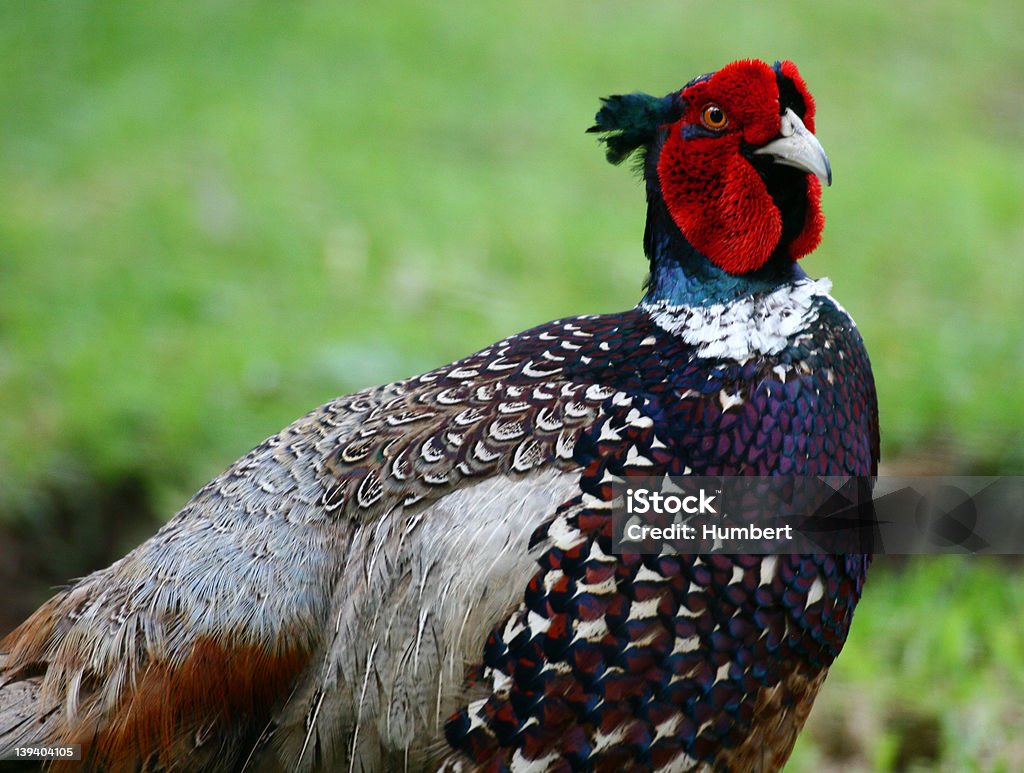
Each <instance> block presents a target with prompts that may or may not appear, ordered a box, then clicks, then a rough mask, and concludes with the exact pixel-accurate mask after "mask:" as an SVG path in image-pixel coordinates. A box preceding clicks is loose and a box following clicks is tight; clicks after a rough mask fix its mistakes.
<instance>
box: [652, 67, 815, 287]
mask: <svg viewBox="0 0 1024 773" xmlns="http://www.w3.org/2000/svg"><path fill="white" fill-rule="evenodd" d="M777 67H778V68H779V70H778V72H779V73H780V74H781V76H783V78H784V79H786V80H785V81H784V82H786V87H787V88H790V84H791V85H792V87H793V88H795V94H793V93H790V94H787V95H786V98H787V100H790V101H792V100H795V101H796V102H798V103H799V102H802V104H798V105H797V108H798V111H799V110H800V109H802V115H800V114H799V112H797V114H796V118H795V120H794V123H799V121H800V119H802V124H801V125H800V127H799V128H800V130H802V131H803V133H804V135H805V136H806V134H807V133H809V132H813V131H814V101H813V99H812V98H811V95H810V93H809V92H808V91H807V87H806V84H805V83H804V81H803V79H802V78H801V77H800V74H799V72H798V71H797V69H796V65H794V64H793V63H792V62H783V63H781V64H780V65H777ZM779 80H780V79H777V76H776V70H773V69H772V68H771V67H769V66H768V65H767V64H765V63H763V62H758V61H740V62H734V63H733V64H730V65H728V66H727V67H724V68H723V69H721V70H719V71H718V72H717V73H715V74H713V75H712V76H710V77H708V78H706V79H703V80H699V81H697V82H695V83H693V84H691V85H690V86H688V87H687V88H685V89H684V90H683V91H682V92H681V94H680V96H681V98H682V100H683V101H684V103H685V110H684V112H683V115H682V117H681V118H680V119H679V120H678V121H676V122H675V123H673V124H671V125H669V126H668V136H667V137H666V139H665V143H664V145H663V146H662V148H661V153H660V155H659V158H658V166H657V171H658V180H659V183H660V187H661V192H662V196H663V198H664V200H665V204H666V206H667V208H668V211H669V213H670V214H671V216H672V218H673V220H674V221H675V223H676V225H677V226H678V227H679V230H680V231H681V232H682V234H683V236H685V237H686V239H687V241H689V242H690V244H692V245H693V247H694V248H696V249H697V250H698V251H699V252H700V253H701V254H703V255H704V256H706V257H707V258H708V259H709V260H710V261H711V262H712V263H714V264H715V265H717V266H719V267H720V268H722V269H723V270H725V271H727V272H729V273H731V274H745V273H748V272H750V271H754V270H757V269H758V268H760V267H762V266H763V265H764V264H765V263H766V262H767V261H768V260H769V259H770V258H771V257H772V256H773V255H775V254H779V253H781V254H783V255H786V256H788V258H790V259H792V260H797V259H799V258H801V257H803V256H804V255H806V254H807V253H809V252H811V251H812V250H813V249H814V248H815V247H816V246H817V245H818V242H819V241H820V239H821V231H822V228H823V227H824V216H823V215H822V212H821V207H820V198H821V184H820V182H819V180H818V179H817V177H816V176H815V175H814V174H810V173H800V174H792V173H791V174H790V177H791V178H792V179H791V180H790V179H788V178H787V185H792V186H800V185H805V186H806V189H805V190H804V191H799V190H796V191H795V192H796V193H797V194H803V196H804V197H805V200H806V205H805V207H804V208H803V224H802V227H800V229H799V231H798V232H796V235H795V236H790V237H789V238H787V239H786V242H785V243H784V244H780V240H781V239H782V236H783V230H784V229H783V215H782V213H781V212H780V210H779V207H778V206H777V205H776V203H775V201H774V200H773V198H772V195H771V193H770V192H769V190H768V187H767V185H766V183H765V181H764V179H762V176H761V175H760V174H759V173H758V170H757V169H755V167H754V164H753V163H752V161H751V160H750V155H751V153H756V150H757V149H758V148H761V147H764V146H765V145H768V144H769V143H772V141H773V139H776V138H779V136H780V131H781V130H782V129H784V128H786V127H784V126H783V115H782V113H783V112H784V110H780V93H779ZM791 91H792V89H791ZM709 106H710V107H711V108H717V110H712V111H711V112H705V111H706V110H708V109H709ZM782 107H783V108H784V109H785V107H786V105H785V104H782ZM708 116H711V117H712V118H713V119H715V120H714V121H712V122H709V120H708ZM722 116H724V118H725V119H726V120H725V123H724V125H722V126H719V125H718V124H719V120H718V119H720V118H721V117H722ZM804 130H805V131H804ZM811 140H812V141H813V142H814V143H815V144H816V143H817V141H816V140H813V136H811ZM773 144H775V143H773ZM818 148H819V149H820V146H818ZM782 163H787V162H785V161H783V162H782ZM825 164H826V167H825V168H827V159H826V160H825ZM789 165H790V166H795V164H789ZM829 174H830V172H829ZM823 179H825V178H824V177H823ZM787 233H789V234H793V233H794V231H793V229H792V228H788V229H787Z"/></svg>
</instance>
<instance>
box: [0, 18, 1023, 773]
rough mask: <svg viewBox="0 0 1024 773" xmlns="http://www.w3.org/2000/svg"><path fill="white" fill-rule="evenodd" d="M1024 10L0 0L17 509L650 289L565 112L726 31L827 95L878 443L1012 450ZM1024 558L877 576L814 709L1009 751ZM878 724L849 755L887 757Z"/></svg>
mask: <svg viewBox="0 0 1024 773" xmlns="http://www.w3.org/2000/svg"><path fill="white" fill-rule="evenodd" d="M1022 35H1024V6H1021V4H1020V3H1017V2H1013V1H1011V0H1002V1H1001V2H993V3H988V4H986V5H984V6H971V5H969V4H963V3H960V2H954V0H938V1H936V2H927V3H925V2H919V1H918V2H910V3H905V4H902V5H900V6H891V5H887V4H881V3H863V2H853V1H852V0H841V1H840V2H836V3H830V4H823V3H811V2H797V3H790V4H785V5H783V4H758V5H755V4H745V3H744V4H738V3H737V4H731V3H719V4H715V5H713V6H712V5H709V4H707V3H680V2H668V0H655V1H653V2H647V3H644V4H642V5H636V6H630V7H629V9H628V11H627V10H625V9H623V7H622V6H621V5H620V4H617V3H611V2H607V1H606V0H599V1H597V2H582V1H580V0H574V1H572V2H564V3H560V4H546V5H541V4H531V3H527V4H509V3H498V2H492V1H491V0H484V1H482V2H475V3H468V2H453V3H447V4H438V5H436V6H435V5H424V4H417V3H412V2H406V1H404V0H399V1H396V2H393V3H390V4H387V5H380V4H356V3H349V4H344V5H339V4H335V3H328V2H322V1H321V2H316V1H314V2H307V3H303V4H279V3H270V2H262V3H245V4H241V3H232V2H207V3H203V4H189V5H187V6H186V5H182V4H172V3H149V4H137V5H134V6H132V5H124V4H115V3H100V2H96V3H87V2H76V1H74V0H71V1H69V2H63V3H61V4H60V5H59V6H57V5H55V4H49V3H33V4H30V3H20V4H9V5H7V6H6V7H5V14H4V22H3V24H2V25H0V50H2V51H3V53H4V55H3V56H2V57H0V104H2V115H3V120H2V122H0V180H2V181H3V184H2V185H0V212H2V215H0V523H3V522H5V521H6V522H9V521H18V522H27V523H29V524H32V523H46V522H47V521H46V518H47V510H48V508H51V507H52V500H53V493H52V492H54V491H58V492H61V497H63V499H64V500H67V499H71V500H74V499H75V497H76V496H79V494H78V493H77V492H79V491H81V490H86V491H91V490H92V489H93V488H100V489H102V488H104V487H116V486H123V485H124V482H125V481H131V482H133V485H137V487H138V488H139V490H140V491H141V493H140V494H139V496H138V497H137V498H136V499H133V500H132V501H141V502H144V503H148V504H146V505H145V508H144V509H146V510H147V511H153V512H157V513H160V514H161V515H162V516H163V517H166V516H169V515H170V514H171V513H172V512H173V511H174V510H175V509H176V508H177V507H178V506H180V504H181V503H182V502H183V501H184V499H185V498H186V497H187V496H188V495H189V494H190V493H191V492H192V491H194V490H195V489H196V488H197V487H198V486H199V485H201V484H202V483H203V482H205V480H207V479H208V478H209V477H211V476H212V475H214V474H216V473H217V472H219V471H220V470H221V469H223V467H224V466H226V465H227V464H228V463H229V462H230V461H231V460H233V459H234V458H236V457H238V456H239V455H241V454H242V453H244V452H245V451H246V450H247V449H249V448H250V447H251V446H253V445H254V444H255V443H256V442H258V441H259V440H260V439H261V438H262V437H264V436H266V435H268V434H271V433H273V432H275V431H276V430H277V429H279V428H280V427H281V426H283V425H284V424H286V423H287V422H289V421H290V420H292V419H293V418H295V417H296V416H298V415H300V414H301V413H303V412H305V411H306V410H308V409H309V408H311V407H312V406H314V405H316V404H318V403H321V402H323V401H325V400H327V399H329V398H330V397H332V396H334V395H336V394H340V393H344V392H346V391H351V390H353V389H356V388H359V387H362V386H366V385H369V384H373V383H380V382H384V381H388V380H392V379H395V378H400V377H404V376H408V375H410V374H412V373H415V372H418V371H422V370H425V369H427V368H430V367H432V366H434V365H437V364H439V363H442V362H446V361H449V360H451V359H454V358H456V357H458V356H461V355H463V354H466V353H468V352H470V351H472V350H474V349H476V348H479V347H481V346H483V345H485V344H487V343H490V342H491V341H493V340H496V339H497V338H500V337H502V336H504V335H507V334H508V333H510V332H513V331H516V330H520V329H522V328H524V327H527V326H529V325H532V324H536V323H539V322H542V321H545V320H547V319H552V318H555V317H558V316H564V315H567V314H574V313H586V312H603V311H612V310H618V309H623V308H627V307H629V306H631V305H633V304H634V303H635V302H636V300H637V298H638V297H639V293H640V283H641V281H642V278H643V273H644V260H643V256H642V252H641V247H640V240H641V234H642V228H643V216H644V205H643V201H642V198H643V197H642V190H641V188H640V186H639V185H638V184H637V182H636V180H635V179H632V178H630V176H629V174H628V173H627V172H626V171H625V170H622V169H614V168H612V167H609V166H608V165H607V164H605V163H604V161H603V160H602V156H601V152H600V150H599V149H598V148H597V147H596V145H595V143H594V141H593V138H592V137H590V136H587V135H585V134H584V132H583V130H584V129H585V128H586V127H587V126H588V125H589V122H590V119H591V117H592V115H593V113H594V111H595V109H596V107H597V98H598V97H599V96H601V95H606V94H610V93H617V92H623V91H631V90H635V89H643V90H646V91H650V92H652V93H666V92H668V91H669V90H671V89H674V88H677V87H679V86H680V85H681V84H682V83H684V82H686V81H687V80H688V79H689V78H691V77H692V76H693V75H695V74H698V73H700V72H704V71H707V70H710V69H714V68H716V67H718V66H720V65H722V64H724V63H726V62H728V61H731V60H733V59H736V58H739V57H744V56H755V57H760V58H764V59H768V60H772V59H775V58H780V57H783V58H791V59H793V60H794V61H796V62H797V63H798V65H799V66H800V68H801V71H802V72H803V74H804V75H805V77H806V79H807V81H808V82H809V84H810V87H811V90H812V91H813V93H814V94H815V97H816V99H817V103H818V110H819V118H818V136H819V138H820V139H821V141H822V143H823V144H824V146H825V148H826V149H827V150H828V152H829V155H830V158H831V160H832V164H833V168H834V171H835V184H834V186H833V187H832V188H831V189H830V190H828V191H827V192H826V195H825V201H824V207H825V211H826V215H827V218H828V225H827V228H826V233H825V239H824V242H823V244H822V246H821V247H820V248H819V249H818V251H817V252H816V253H815V254H814V255H813V256H811V257H809V258H807V259H805V261H804V264H805V267H806V269H807V270H808V272H809V273H811V274H812V275H828V276H830V277H831V278H832V279H833V281H834V285H835V287H834V294H835V295H836V297H838V298H839V299H840V300H841V302H842V303H843V304H844V306H846V308H848V309H849V310H850V311H851V312H852V313H853V315H854V316H855V317H856V318H857V320H858V322H859V324H860V327H861V330H862V332H863V333H864V337H865V339H866V341H867V343H868V347H869V350H870V352H871V354H872V358H873V361H874V365H875V371H876V376H877V380H878V388H879V396H880V403H881V414H882V426H883V455H884V457H885V458H887V459H890V460H891V459H904V460H906V459H911V460H913V459H919V458H923V459H925V460H926V461H927V463H928V464H934V465H938V467H937V468H935V467H934V466H933V467H932V469H941V470H948V469H955V470H956V471H958V472H961V473H967V472H986V473H1014V472H1017V473H1019V472H1020V471H1021V469H1022V468H1024V400H1021V399H1020V392H1021V386H1022V384H1024V315H1022V313H1021V310H1022V308H1024V282H1021V280H1020V268H1019V265H1018V264H1019V261H1020V259H1021V257H1022V255H1024V152H1022V151H1024V47H1022V46H1021V45H1020V40H1021V39H1022ZM936 459H937V460H938V461H937V462H935V460H936ZM926 466H927V465H926ZM950 577H954V578H959V579H953V580H951V579H950ZM1022 587H1024V583H1022V581H1021V578H1020V576H1019V573H1017V572H1012V571H1009V570H1008V569H1006V567H1004V566H1002V565H996V564H991V563H982V562H974V563H963V562H960V563H947V562H939V561H936V562H930V561H926V562H922V563H921V564H920V565H917V564H912V565H910V567H909V568H907V569H906V570H900V571H893V572H885V571H883V572H879V573H878V575H877V576H876V577H873V578H872V581H871V582H870V583H869V586H868V592H867V596H866V598H865V601H864V604H863V606H862V608H861V609H860V610H859V611H858V615H857V623H856V625H855V626H854V637H853V639H852V640H851V643H850V645H849V647H848V651H847V653H846V654H844V656H843V658H841V659H840V661H839V663H838V664H837V666H836V672H835V674H834V675H833V676H832V678H831V679H830V681H829V683H828V685H827V687H826V692H825V695H823V698H822V700H823V702H824V704H825V705H826V706H828V707H831V708H829V709H826V711H825V712H824V713H823V712H815V715H814V716H815V717H817V716H818V714H819V713H823V716H828V717H836V716H841V717H845V716H850V717H854V718H855V717H856V715H857V712H858V711H860V712H861V713H862V714H863V713H865V712H866V713H868V714H872V713H873V712H874V713H877V711H880V710H881V708H880V707H883V706H888V705H889V703H890V701H891V700H892V699H895V698H903V699H905V701H907V702H909V704H910V706H911V708H912V711H911V713H915V712H916V714H923V715H925V716H928V717H934V718H935V719H936V721H937V722H938V723H939V725H940V729H941V734H942V737H943V738H946V739H947V743H946V744H945V746H943V751H942V754H943V757H942V758H941V760H940V761H941V763H942V764H943V765H946V766H947V768H948V769H951V770H959V769H969V770H975V769H977V770H998V769H1008V770H1012V769H1015V768H1016V767H1019V766H1015V765H1013V764H1012V760H1014V759H1019V749H1018V750H1017V751H1016V752H1013V753H1015V754H1018V757H1012V756H1007V755H1006V754H1004V755H1003V756H1002V757H1000V756H999V754H1000V753H1001V752H1000V749H1005V748H1010V747H1012V744H1009V742H1008V741H1007V744H1006V745H1001V740H1000V739H1003V740H1006V739H1009V738H1010V736H1011V734H1010V733H1009V730H1008V729H1007V728H1011V727H1013V726H1014V724H1013V723H1016V725H1018V726H1019V724H1020V718H1021V714H1022V709H1021V700H1020V698H1019V695H1020V694H1021V689H1020V688H1021V684H1020V678H1021V672H1022V660H1024V658H1022V657H1021V652H1020V639H1019V634H1017V633H1015V632H1016V628H1015V627H1011V626H1016V625H1017V623H1016V619H1017V617H1018V616H1019V615H1018V612H1019V610H1020V608H1021V603H1020V602H1021V589H1022ZM966 588H969V589H971V590H972V591H977V593H974V594H973V595H962V594H964V592H965V589H966ZM943 593H946V594H947V596H948V598H947V601H948V602H949V603H945V602H943V604H942V605H941V606H938V604H939V599H942V598H945V597H943V596H942V595H941V594H943ZM949 594H952V595H951V596H949ZM954 602H955V603H954ZM939 620H941V624H938V623H937V624H935V625H932V623H934V622H936V621H939ZM950 631H951V632H952V633H948V632H950ZM947 635H948V636H949V637H952V638H950V639H948V640H947V639H944V638H941V637H943V636H947ZM935 637H940V638H939V639H938V640H936V639H935ZM957 637H959V638H957ZM964 637H967V638H970V639H971V640H972V641H974V640H975V639H976V640H978V641H979V642H980V644H977V643H976V645H971V646H972V647H975V649H972V650H970V652H966V651H964V650H962V649H961V648H960V643H961V639H963V638H964ZM922 642H923V644H922ZM993 642H994V643H993ZM922 647H926V648H925V649H922ZM977 647H981V649H982V650H983V651H984V652H986V653H988V654H986V655H985V657H984V658H982V659H981V660H977V659H974V656H973V655H972V654H971V653H975V652H976V651H977ZM990 647H991V648H995V649H992V651H991V652H989V649H986V648H990ZM908 653H910V654H908ZM914 653H916V654H914ZM933 653H938V654H937V655H935V656H934V657H933ZM908 658H911V660H910V661H909V662H910V664H911V665H910V666H908V660H907V659H908ZM914 658H916V660H914ZM997 662H1000V663H1005V672H1004V670H1000V668H997V667H996V666H995V665H994V664H995V663H997ZM846 695H849V696H852V697H851V701H852V703H853V704H855V705H854V708H853V709H851V708H850V707H849V706H846V704H845V703H844V700H843V698H844V696H846ZM858 706H859V707H860V708H857V707H858ZM1007 706H1011V707H1013V708H1012V710H1006V707H1007ZM865 707H866V708H865ZM961 709H962V710H961ZM876 710H877V711H876ZM844 711H845V712H846V713H844ZM876 719H877V718H876ZM885 719H886V717H885V716H882V717H881V719H878V721H877V722H876V724H875V725H871V726H870V727H868V728H867V729H864V730H863V732H860V731H857V732H859V736H858V737H860V738H862V739H866V740H864V741H863V742H864V743H869V742H870V744H871V748H870V749H869V750H868V751H866V752H864V751H862V752H858V754H860V756H856V755H855V757H854V758H852V759H856V760H860V761H861V762H858V763H857V764H861V763H863V764H864V765H867V767H865V768H863V769H867V770H870V769H873V768H878V769H901V768H899V764H900V758H899V754H898V753H897V752H896V751H894V749H895V748H896V746H898V744H897V743H896V742H895V741H893V740H892V733H891V732H889V731H887V730H886V729H885V727H884V721H885ZM823 721H824V720H823ZM844 721H846V720H844ZM851 721H852V720H851ZM972 723H973V724H972ZM989 723H992V724H991V727H994V728H1002V730H994V731H993V732H992V733H987V730H988V729H989V727H990V724H989ZM1008 723H1009V724H1008ZM897 724H898V723H897ZM961 724H963V727H961ZM869 725H870V723H869ZM872 727H873V728H874V729H872ZM851 732H854V731H851ZM887 732H889V735H887V734H886V733H887ZM855 734H856V733H855ZM809 735H811V736H813V733H810V734H809ZM826 735H828V733H826ZM958 738H962V739H964V740H963V743H957V739H958ZM969 739H976V741H977V743H976V746H977V748H978V749H982V748H983V751H984V753H982V752H979V753H978V754H974V752H973V751H972V749H975V747H973V746H971V745H970V743H968V740H969ZM826 740H827V739H826ZM971 743H974V741H971ZM986 744H987V745H986ZM827 747H828V745H827V743H825V742H824V741H822V739H821V738H818V739H817V740H815V738H814V737H812V738H811V739H810V740H808V741H804V740H802V741H801V745H800V747H799V749H798V753H797V755H796V758H795V760H794V763H793V766H792V767H793V769H798V770H814V769H818V768H816V767H815V765H818V764H819V763H821V762H822V757H821V756H820V755H822V754H826V752H825V751H823V750H827ZM951 749H953V750H954V751H951ZM993 749H995V751H994V752H993ZM957 750H959V751H957ZM993 754H994V755H995V756H993ZM1007 754H1010V752H1007ZM829 755H830V756H829V759H832V758H834V757H835V755H834V754H831V752H829ZM986 755H987V756H986ZM967 760H974V762H973V763H971V764H968V763H967V762H966V761H967ZM993 760H994V761H993ZM1008 760H1010V761H1009V762H1008ZM865 761H866V762H865ZM1000 765H1002V766H1003V767H1002V768H1000V767H999V766H1000ZM1007 766H1009V767H1007Z"/></svg>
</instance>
